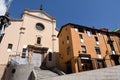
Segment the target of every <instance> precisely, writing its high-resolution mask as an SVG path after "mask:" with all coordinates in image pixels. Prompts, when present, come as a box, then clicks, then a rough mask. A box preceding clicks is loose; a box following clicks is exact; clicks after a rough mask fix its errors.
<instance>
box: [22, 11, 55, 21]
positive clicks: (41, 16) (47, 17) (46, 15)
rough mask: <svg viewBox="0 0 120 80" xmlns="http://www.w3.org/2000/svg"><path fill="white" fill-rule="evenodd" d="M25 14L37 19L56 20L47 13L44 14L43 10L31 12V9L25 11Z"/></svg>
mask: <svg viewBox="0 0 120 80" xmlns="http://www.w3.org/2000/svg"><path fill="white" fill-rule="evenodd" d="M24 13H27V14H30V15H33V16H36V17H40V18H44V19H47V20H55V18H54V17H52V16H50V15H48V14H47V13H46V12H44V11H43V10H29V9H25V11H24Z"/></svg>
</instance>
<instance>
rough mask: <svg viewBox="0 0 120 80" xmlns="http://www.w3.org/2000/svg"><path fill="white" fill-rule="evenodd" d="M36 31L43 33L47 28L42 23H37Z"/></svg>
mask: <svg viewBox="0 0 120 80" xmlns="http://www.w3.org/2000/svg"><path fill="white" fill-rule="evenodd" d="M36 29H37V30H40V31H42V30H44V29H45V27H44V25H43V24H41V23H37V24H36Z"/></svg>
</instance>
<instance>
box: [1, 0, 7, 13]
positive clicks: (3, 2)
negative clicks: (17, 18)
mask: <svg viewBox="0 0 120 80" xmlns="http://www.w3.org/2000/svg"><path fill="white" fill-rule="evenodd" d="M5 12H6V4H5V0H0V15H4V14H5Z"/></svg>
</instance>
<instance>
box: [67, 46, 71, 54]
mask: <svg viewBox="0 0 120 80" xmlns="http://www.w3.org/2000/svg"><path fill="white" fill-rule="evenodd" d="M69 54H70V47H67V55H69Z"/></svg>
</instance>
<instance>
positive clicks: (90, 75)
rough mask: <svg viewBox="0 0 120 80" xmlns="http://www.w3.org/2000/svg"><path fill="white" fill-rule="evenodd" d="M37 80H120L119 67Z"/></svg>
mask: <svg viewBox="0 0 120 80" xmlns="http://www.w3.org/2000/svg"><path fill="white" fill-rule="evenodd" d="M38 80H120V66H114V67H108V68H104V69H98V70H91V71H86V72H79V73H74V74H69V75H64V76H59V77H53V78H48V79H38Z"/></svg>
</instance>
